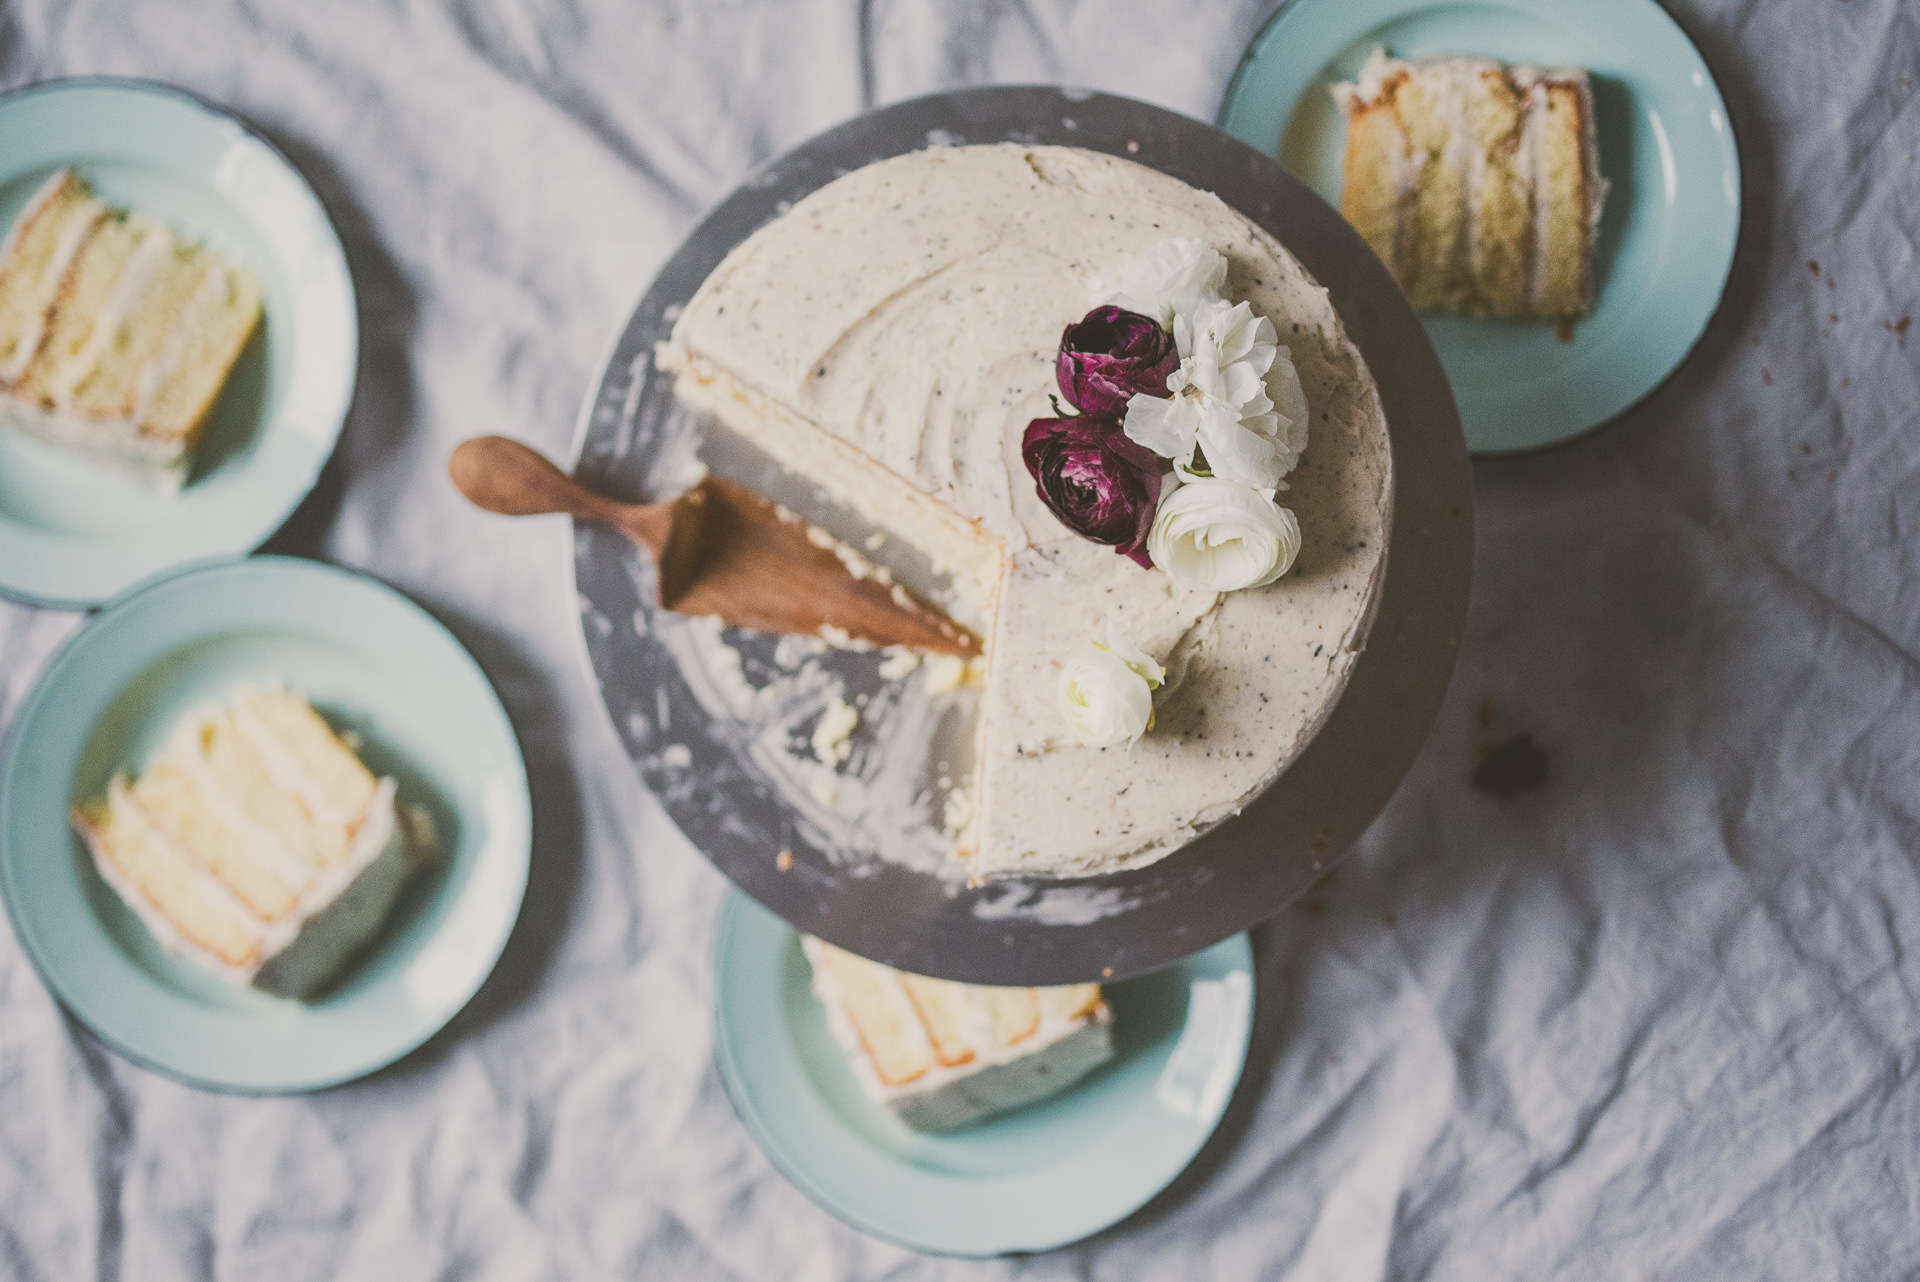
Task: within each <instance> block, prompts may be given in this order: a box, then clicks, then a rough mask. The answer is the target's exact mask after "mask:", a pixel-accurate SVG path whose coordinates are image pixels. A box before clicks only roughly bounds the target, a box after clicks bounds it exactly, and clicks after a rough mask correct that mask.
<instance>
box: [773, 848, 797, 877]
mask: <svg viewBox="0 0 1920 1282" xmlns="http://www.w3.org/2000/svg"><path fill="white" fill-rule="evenodd" d="M773 866H774V867H775V868H778V869H779V870H780V871H781V872H787V871H788V870H790V869H791V868H792V867H793V852H792V851H791V850H783V851H781V852H780V853H779V854H777V855H775V856H774V857H773Z"/></svg>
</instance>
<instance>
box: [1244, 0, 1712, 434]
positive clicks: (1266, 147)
mask: <svg viewBox="0 0 1920 1282" xmlns="http://www.w3.org/2000/svg"><path fill="white" fill-rule="evenodd" d="M1449 9H1495V10H1506V11H1519V12H1528V11H1534V12H1538V13H1540V14H1543V15H1545V14H1548V13H1552V14H1554V15H1556V16H1559V17H1561V18H1563V19H1566V20H1567V21H1568V22H1569V23H1571V24H1573V25H1576V26H1578V25H1585V26H1588V27H1591V26H1594V25H1597V24H1599V23H1601V22H1604V21H1606V20H1607V17H1608V15H1609V14H1611V15H1614V16H1615V17H1617V18H1618V19H1619V20H1620V21H1622V22H1625V23H1629V24H1636V25H1638V24H1646V25H1647V26H1648V27H1649V28H1650V29H1651V30H1652V31H1653V32H1654V33H1655V34H1656V37H1657V38H1663V39H1669V40H1677V41H1678V45H1677V46H1675V47H1676V48H1682V49H1684V50H1685V54H1686V56H1687V57H1688V58H1689V59H1690V61H1691V64H1692V70H1693V72H1694V73H1695V75H1696V77H1697V80H1696V83H1695V87H1696V88H1697V89H1699V90H1702V91H1704V93H1705V94H1706V95H1708V97H1709V100H1710V102H1711V104H1712V107H1713V109H1715V110H1717V112H1718V114H1719V117H1720V119H1721V120H1722V121H1723V122H1724V138H1725V154H1724V156H1723V157H1722V162H1723V165H1724V169H1723V171H1721V172H1722V174H1723V175H1724V176H1725V177H1726V178H1728V179H1730V182H1731V192H1730V201H1729V203H1728V204H1727V205H1726V206H1725V207H1724V208H1725V216H1724V218H1722V219H1719V220H1717V222H1716V226H1715V229H1714V233H1713V241H1714V244H1713V247H1712V253H1711V255H1710V261H1708V262H1706V263H1705V264H1704V266H1700V265H1696V266H1695V268H1694V270H1693V271H1692V272H1691V273H1690V275H1689V287H1688V296H1689V298H1690V299H1691V301H1690V303H1689V304H1688V309H1689V311H1690V312H1691V314H1692V320H1691V323H1689V324H1688V325H1687V327H1686V328H1687V329H1688V331H1689V332H1688V335H1687V337H1686V338H1685V340H1684V341H1683V342H1677V343H1675V344H1673V345H1672V347H1671V348H1670V349H1669V350H1670V354H1669V357H1668V361H1667V363H1666V365H1665V367H1664V369H1663V370H1662V371H1661V372H1659V373H1658V374H1657V375H1654V376H1651V377H1647V376H1644V375H1642V376H1639V377H1636V378H1634V379H1633V380H1632V381H1633V382H1635V383H1636V384H1638V385H1637V386H1636V387H1635V388H1634V390H1633V391H1632V392H1631V393H1630V394H1629V395H1627V396H1626V397H1625V398H1624V399H1618V398H1616V399H1617V403H1616V404H1614V405H1613V406H1611V407H1610V408H1609V409H1608V410H1607V411H1606V412H1605V413H1602V414H1600V415H1598V416H1597V417H1589V416H1586V415H1577V416H1575V417H1579V418H1582V419H1584V420H1585V421H1582V422H1579V423H1574V424H1570V425H1569V424H1562V425H1559V426H1557V427H1556V428H1555V429H1554V430H1553V431H1552V432H1551V433H1547V434H1541V435H1539V436H1538V439H1534V440H1530V441H1526V442H1524V443H1519V444H1513V443H1508V442H1504V441H1501V442H1493V441H1487V440H1478V441H1477V440H1475V439H1474V438H1475V435H1476V433H1475V424H1474V422H1473V421H1472V418H1471V416H1470V415H1469V414H1468V412H1467V411H1468V406H1467V405H1466V404H1464V403H1463V404H1462V406H1461V410H1462V414H1461V417H1462V422H1463V426H1464V427H1465V429H1466V432H1467V439H1468V448H1469V451H1470V452H1471V453H1473V454H1475V455H1478V456H1482V457H1510V456H1515V455H1521V454H1529V453H1534V452H1537V451H1540V450H1546V449H1552V448H1554V447H1556V446H1559V445H1564V444H1567V443H1569V442H1571V441H1575V440H1579V439H1581V438H1583V437H1586V436H1590V435H1592V434H1593V433H1594V432H1596V431H1599V430H1600V429H1601V428H1604V427H1606V426H1608V425H1610V424H1612V423H1613V422H1615V421H1617V420H1618V419H1620V418H1622V417H1624V416H1625V415H1627V414H1628V413H1631V412H1632V411H1633V410H1634V409H1636V408H1637V407H1639V406H1640V405H1641V404H1643V403H1645V402H1646V401H1647V400H1648V399H1650V398H1651V397H1652V396H1653V395H1654V394H1655V393H1656V392H1658V391H1659V390H1660V389H1661V388H1662V387H1663V386H1665V385H1666V384H1667V382H1669V381H1670V380H1671V379H1672V378H1673V376H1674V375H1675V374H1676V373H1677V372H1678V371H1679V370H1680V368H1681V367H1682V366H1683V365H1684V364H1685V363H1686V362H1687V359H1688V358H1689V357H1690V356H1691V355H1692V354H1693V353H1694V351H1696V350H1697V349H1698V348H1699V346H1700V343H1701V340H1702V339H1704V338H1705V336H1706V331H1707V327H1708V326H1709V325H1710V324H1711V323H1712V320H1713V318H1714V316H1715V315H1716V314H1718V312H1719V310H1720V306H1721V304H1722V302H1723V301H1724V300H1725V297H1726V292H1727V289H1728V287H1729V285H1730V284H1731V281H1732V275H1733V266H1734V261H1735V257H1736V254H1737V251H1738V248H1739V243H1740V238H1741V227H1742V222H1743V207H1744V199H1745V195H1744V192H1743V191H1742V190H1741V173H1742V170H1743V166H1742V163H1741V158H1740V138H1739V132H1738V130H1737V129H1735V128H1734V123H1733V117H1732V114H1731V113H1730V112H1728V111H1727V108H1726V99H1725V95H1724V94H1722V93H1721V92H1720V86H1719V82H1718V81H1717V80H1716V79H1715V77H1714V75H1713V68H1712V67H1711V66H1710V65H1709V64H1708V63H1707V60H1706V58H1705V57H1704V56H1703V55H1702V54H1701V53H1700V50H1699V47H1698V46H1697V45H1695V44H1694V42H1693V38H1692V37H1691V36H1689V35H1688V34H1687V32H1686V29H1685V28H1684V27H1682V26H1681V25H1680V24H1679V22H1678V21H1677V20H1675V18H1674V17H1673V15H1672V14H1671V13H1669V12H1668V11H1667V10H1666V8H1665V7H1664V6H1663V5H1661V4H1660V3H1658V0H1531V2H1529V0H1284V3H1282V4H1281V6H1280V7H1279V8H1278V9H1277V10H1275V11H1274V13H1273V14H1272V15H1270V16H1269V17H1268V18H1267V19H1266V21H1264V22H1263V23H1261V25H1260V29H1259V30H1258V31H1257V32H1256V33H1255V34H1254V36H1253V39H1252V40H1250V41H1249V42H1248V44H1247V47H1246V49H1245V50H1244V51H1243V52H1242V53H1241V55H1240V59H1239V61H1238V62H1237V63H1236V64H1235V66H1234V71H1233V75H1232V77H1231V78H1230V79H1229V80H1228V82H1227V89H1226V92H1225V93H1224V94H1223V95H1222V97H1221V100H1220V110H1219V112H1218V113H1217V114H1216V116H1215V119H1214V123H1215V125H1216V126H1217V127H1218V128H1220V129H1222V130H1224V131H1226V132H1227V133H1230V134H1232V135H1233V136H1235V137H1236V138H1239V139H1240V140H1241V141H1242V142H1245V143H1247V144H1248V145H1249V146H1253V147H1256V148H1259V149H1260V150H1261V151H1263V152H1265V153H1268V154H1276V153H1277V152H1278V150H1279V143H1278V142H1277V141H1275V139H1277V138H1280V137H1284V136H1285V134H1286V130H1287V125H1288V122H1289V120H1290V119H1291V117H1292V114H1293V111H1294V109H1295V107H1296V106H1297V105H1298V102H1299V99H1298V98H1297V97H1296V98H1295V100H1294V101H1293V102H1292V103H1289V104H1286V106H1285V108H1284V110H1283V111H1281V112H1280V114H1279V116H1278V128H1277V130H1273V131H1269V130H1267V129H1266V128H1256V127H1255V126H1254V123H1253V122H1252V121H1251V120H1247V119H1242V118H1241V117H1242V116H1243V115H1244V114H1245V111H1244V110H1243V107H1244V104H1245V103H1246V101H1247V96H1248V93H1249V89H1248V86H1249V85H1250V84H1252V83H1253V82H1254V80H1255V79H1256V77H1257V75H1258V73H1259V70H1260V68H1261V66H1262V64H1263V63H1267V62H1270V61H1279V60H1286V59H1287V58H1288V54H1287V52H1286V51H1284V50H1281V51H1273V52H1270V49H1271V46H1273V45H1275V44H1277V43H1278V42H1279V41H1280V39H1281V37H1282V36H1283V35H1284V34H1285V33H1286V32H1287V30H1288V28H1289V27H1290V26H1292V25H1294V24H1296V23H1307V22H1318V23H1320V24H1321V25H1323V26H1327V27H1329V28H1330V29H1331V30H1332V32H1333V34H1331V35H1328V36H1326V37H1324V38H1322V39H1319V40H1317V41H1316V42H1315V48H1316V49H1317V50H1319V51H1321V53H1322V54H1324V56H1320V55H1318V54H1308V55H1306V57H1307V58H1308V59H1310V60H1314V66H1313V67H1311V68H1308V69H1307V70H1308V71H1310V72H1313V73H1317V72H1318V71H1319V70H1320V69H1321V68H1322V67H1323V66H1324V65H1325V63H1326V59H1327V58H1330V57H1331V56H1333V53H1334V52H1336V51H1337V50H1339V49H1340V48H1344V47H1345V46H1347V45H1350V44H1351V43H1353V42H1354V41H1356V40H1358V39H1359V38H1361V37H1362V36H1364V35H1365V34H1367V33H1368V32H1369V31H1372V30H1374V29H1376V28H1378V27H1380V26H1383V25H1385V24H1386V23H1388V22H1391V21H1394V20H1395V19H1398V18H1402V17H1407V16H1411V15H1414V14H1417V13H1420V12H1422V11H1425V10H1436V11H1441V10H1449ZM1303 15H1305V16H1304V17H1303ZM1461 52H1470V51H1468V50H1462V51H1461ZM1269 132H1272V133H1273V135H1274V137H1273V138H1269V137H1268V133H1269ZM1706 180H1707V177H1706V176H1698V177H1696V176H1693V175H1683V176H1682V178H1681V181H1683V182H1686V181H1700V182H1704V181H1706ZM1307 181H1309V184H1310V185H1314V184H1312V183H1311V180H1310V179H1308V180H1307ZM1322 194H1323V195H1325V193H1324V192H1323V193H1322ZM1425 320H1426V318H1425V317H1424V316H1423V317H1422V321H1423V323H1424V321H1425ZM1437 345H1438V344H1437ZM1442 357H1443V360H1444V357H1445V351H1444V350H1443V351H1442ZM1449 376H1450V377H1452V375H1451V372H1450V374H1449ZM1455 390H1456V395H1458V394H1459V393H1460V391H1461V389H1459V388H1458V387H1456V389H1455ZM1462 399H1463V401H1464V399H1465V398H1462Z"/></svg>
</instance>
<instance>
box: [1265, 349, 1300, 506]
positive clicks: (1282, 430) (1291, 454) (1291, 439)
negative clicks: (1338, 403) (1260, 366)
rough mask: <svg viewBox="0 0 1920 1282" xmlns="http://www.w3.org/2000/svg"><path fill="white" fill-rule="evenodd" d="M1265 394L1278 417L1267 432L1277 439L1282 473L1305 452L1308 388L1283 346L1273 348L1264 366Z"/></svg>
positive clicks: (1294, 466)
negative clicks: (1269, 358)
mask: <svg viewBox="0 0 1920 1282" xmlns="http://www.w3.org/2000/svg"><path fill="white" fill-rule="evenodd" d="M1267 397H1268V399H1270V400H1271V401H1272V402H1273V413H1274V417H1275V418H1276V419H1277V420H1278V422H1276V423H1275V425H1274V428H1275V430H1274V431H1273V432H1272V433H1270V435H1272V436H1273V438H1274V440H1275V441H1277V442H1278V443H1279V446H1280V474H1281V475H1282V476H1285V475H1286V474H1287V473H1288V472H1291V471H1293V469H1294V468H1296V467H1298V466H1300V456H1301V455H1302V454H1305V453H1306V452H1307V392H1306V389H1305V388H1303V387H1301V386H1300V374H1299V371H1297V370H1296V369H1294V367H1293V353H1292V352H1290V351H1288V350H1287V349H1286V348H1284V347H1281V348H1278V349H1277V350H1276V351H1275V353H1274V360H1273V365H1272V367H1271V368H1269V369H1268V370H1267Z"/></svg>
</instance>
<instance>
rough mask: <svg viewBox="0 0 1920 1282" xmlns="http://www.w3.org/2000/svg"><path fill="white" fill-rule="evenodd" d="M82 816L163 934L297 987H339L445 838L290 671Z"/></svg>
mask: <svg viewBox="0 0 1920 1282" xmlns="http://www.w3.org/2000/svg"><path fill="white" fill-rule="evenodd" d="M73 824H74V827H75V829H76V830H78V831H79V833H80V834H81V836H82V837H84V838H85V839H86V842H87V845H88V847H89V848H90V849H91V850H92V852H93V859H94V866H95V867H96V868H98V869H99V871H100V875H101V877H102V878H103V879H104V880H105V881H106V883H107V884H108V885H109V886H111V887H113V889H114V890H115V891H116V892H118V893H119V895H120V897H121V898H122V899H123V900H125V901H126V903H127V905H128V907H130V908H132V909H133V910H134V912H135V913H137V914H138V915H139V917H140V919H141V921H143V922H145V923H146V925H147V928H148V929H149V930H151V931H152V932H153V934H154V935H155V936H156V937H157V938H158V939H159V940H160V941H161V942H162V943H163V944H165V945H167V946H168V947H169V948H170V949H172V950H174V951H176V952H180V953H183V954H185V955H186V956H188V957H191V958H192V959H194V960H195V961H197V962H199V963H201V964H202V965H204V966H206V967H208V968H209V969H211V970H213V971H214V972H216V973H217V974H220V975H222V976H224V977H225V978H227V979H229V980H232V981H233V982H235V983H240V984H251V985H253V986H254V987H256V988H259V989H262V990H263V991H266V992H270V993H273V994H275V995H278V996H283V997H305V996H309V995H311V994H313V993H314V992H316V991H318V990H319V989H320V988H322V987H323V986H325V984H326V983H327V982H328V981H329V980H330V979H332V978H333V977H334V976H335V975H336V974H337V973H338V972H339V970H340V968H341V966H342V965H343V964H344V963H345V962H346V961H348V960H349V959H350V958H351V957H352V956H353V955H354V954H355V953H357V952H359V951H360V949H361V948H362V947H363V946H364V945H366V943H367V942H368V941H369V940H371V939H372V937H373V935H374V934H375V932H377V931H378V930H379V928H380V926H381V924H382V923H383V922H384V921H385V919H386V917H387V914H388V912H389V911H390V910H391V908H392V907H393V903H394V901H395V900H396V899H397V898H398V897H399V894H400V891H401V888H402V886H403V885H404V883H405V881H406V878H407V875H408V873H409V872H411V871H412V869H413V868H414V867H415V866H416V865H418V864H419V863H420V862H422V861H423V860H424V859H426V858H428V857H430V856H431V855H432V853H433V842H432V838H431V832H430V829H429V828H428V826H427V824H426V821H425V818H424V815H416V814H414V813H412V812H409V814H408V815H407V816H404V817H403V815H402V813H401V811H400V810H399V809H398V808H397V807H396V805H395V803H394V781H393V780H392V779H390V778H388V779H376V778H375V777H374V776H373V774H372V772H370V771H369V770H368V769H367V768H366V767H365V766H364V765H362V764H361V763H360V760H359V758H358V757H356V756H355V755H354V753H353V750H352V749H351V748H350V747H348V745H347V743H346V742H344V741H343V740H342V739H341V738H340V737H339V736H338V735H336V734H335V733H334V732H333V730H332V729H331V728H330V727H329V726H328V725H327V723H326V721H325V720H323V719H322V718H321V717H320V715H319V714H318V713H316V712H315V711H314V710H313V709H312V708H311V707H309V706H308V704H307V703H306V701H305V700H304V699H302V698H300V696H298V695H296V694H293V693H292V692H290V691H288V690H286V689H284V688H281V687H278V686H241V687H239V688H238V689H236V690H235V691H234V693H233V695H232V696H231V697H230V699H229V700H228V701H227V702H226V703H224V704H222V705H219V706H215V707H206V708H202V709H199V710H197V711H195V712H192V713H190V714H188V716H187V717H186V718H185V719H184V720H182V721H181V723H180V724H179V725H178V726H177V727H176V728H175V729H174V731H173V733H172V735H171V736H170V737H169V739H168V742H167V744H166V747H165V748H164V749H163V750H162V751H161V752H160V753H159V755H157V756H156V757H155V758H154V759H153V760H152V761H150V762H148V763H147V766H146V768H145V769H144V770H142V771H141V772H140V775H139V777H138V778H132V777H129V776H128V775H126V774H124V773H122V774H119V775H116V776H115V777H114V778H113V779H112V781H111V782H109V783H108V785H107V791H106V796H105V797H102V798H96V799H93V800H89V801H86V802H83V803H81V804H79V805H77V806H75V807H74V810H73Z"/></svg>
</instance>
